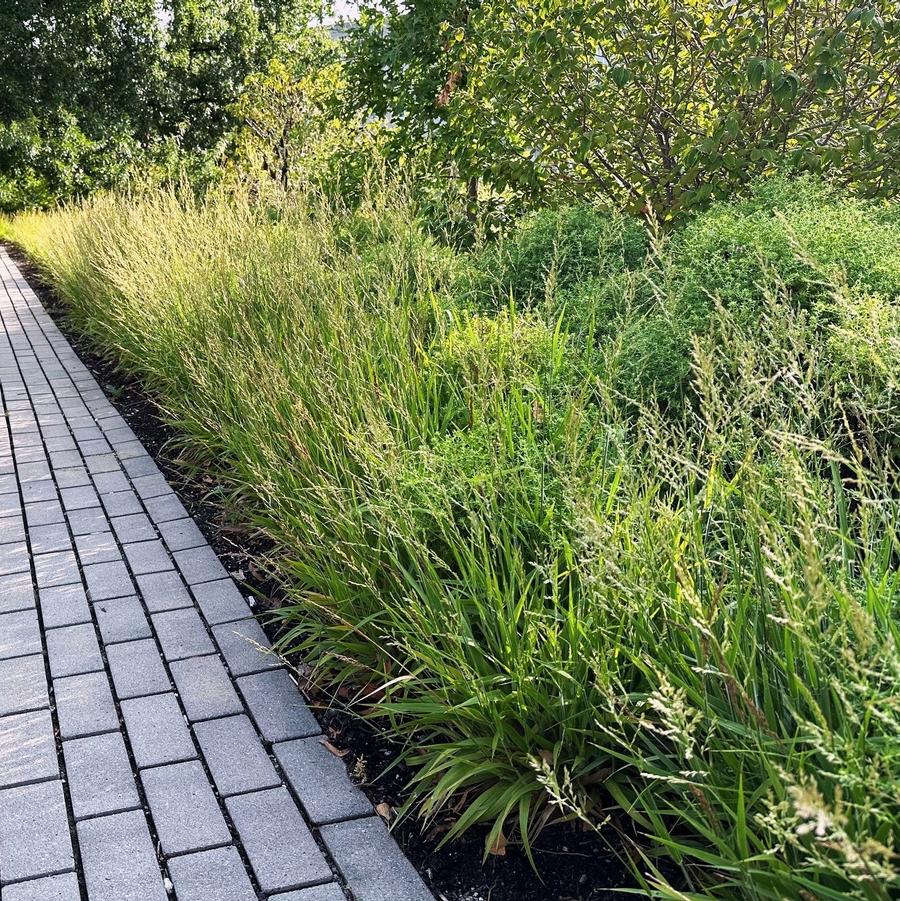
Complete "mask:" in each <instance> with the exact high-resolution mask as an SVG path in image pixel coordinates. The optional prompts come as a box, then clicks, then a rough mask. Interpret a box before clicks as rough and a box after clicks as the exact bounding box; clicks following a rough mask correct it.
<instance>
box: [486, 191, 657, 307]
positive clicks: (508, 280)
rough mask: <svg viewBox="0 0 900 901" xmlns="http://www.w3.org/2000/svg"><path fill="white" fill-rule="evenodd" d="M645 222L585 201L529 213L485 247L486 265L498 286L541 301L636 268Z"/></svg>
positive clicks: (641, 255)
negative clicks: (594, 279) (499, 240)
mask: <svg viewBox="0 0 900 901" xmlns="http://www.w3.org/2000/svg"><path fill="white" fill-rule="evenodd" d="M646 243H647V242H646V232H645V230H644V229H643V228H642V227H641V226H640V224H639V223H637V222H635V221H634V220H632V219H628V218H625V217H623V216H620V215H618V214H616V213H613V212H610V211H609V210H603V209H600V208H598V207H593V206H588V205H579V206H567V207H560V208H559V209H548V210H540V211H537V212H534V213H531V214H529V215H526V216H524V217H523V218H522V219H521V220H519V222H518V223H516V225H515V227H514V229H513V230H512V232H511V234H510V235H509V236H508V238H507V239H506V240H505V241H503V242H502V243H500V244H499V245H497V246H496V247H493V246H492V247H490V248H488V250H486V251H485V252H484V258H483V261H482V262H481V265H480V268H481V271H482V273H483V277H484V279H485V281H487V282H488V283H489V284H492V286H493V287H494V289H495V291H496V292H497V293H498V294H500V295H501V296H502V295H504V294H505V295H506V296H507V297H508V296H510V295H511V296H512V297H514V298H515V299H516V300H518V301H520V302H523V303H540V302H541V301H542V300H543V299H544V298H545V296H546V294H547V292H548V280H550V281H551V282H552V284H551V285H550V286H549V290H550V291H551V293H552V291H553V290H555V289H562V290H566V289H569V288H572V287H574V286H575V285H577V284H578V283H579V282H581V281H583V280H585V279H587V278H591V277H609V276H612V275H615V274H616V273H619V272H621V271H622V270H624V269H635V268H637V267H639V266H640V265H641V263H642V262H643V258H644V254H645V253H646Z"/></svg>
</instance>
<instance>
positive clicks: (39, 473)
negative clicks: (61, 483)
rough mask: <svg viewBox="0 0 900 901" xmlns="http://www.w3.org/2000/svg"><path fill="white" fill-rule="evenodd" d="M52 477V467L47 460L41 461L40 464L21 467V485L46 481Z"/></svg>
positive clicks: (25, 464)
mask: <svg viewBox="0 0 900 901" xmlns="http://www.w3.org/2000/svg"><path fill="white" fill-rule="evenodd" d="M51 475H52V473H51V471H50V467H49V466H48V465H47V462H46V461H45V460H41V461H40V462H38V463H24V464H23V465H22V466H20V467H19V481H20V482H21V483H25V482H40V481H43V480H44V479H49V478H50V477H51Z"/></svg>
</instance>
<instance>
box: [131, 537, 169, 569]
mask: <svg viewBox="0 0 900 901" xmlns="http://www.w3.org/2000/svg"><path fill="white" fill-rule="evenodd" d="M125 556H126V557H127V558H128V565H129V566H130V567H131V571H132V572H133V573H134V574H135V575H138V576H143V575H146V574H147V573H157V572H164V571H165V570H167V569H169V570H170V569H172V561H171V560H170V559H169V555H168V554H167V553H166V549H165V547H164V546H163V543H162V542H161V541H159V540H155V541H140V542H136V543H134V544H126V545H125Z"/></svg>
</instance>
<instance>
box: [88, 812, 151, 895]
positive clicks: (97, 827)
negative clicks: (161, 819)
mask: <svg viewBox="0 0 900 901" xmlns="http://www.w3.org/2000/svg"><path fill="white" fill-rule="evenodd" d="M78 845H79V850H80V852H81V859H82V861H83V863H84V877H85V882H86V883H87V890H88V897H89V898H90V901H167V895H166V890H165V887H164V886H163V880H162V874H161V873H160V871H159V865H158V864H157V862H156V853H155V852H154V850H153V842H152V841H151V839H150V831H149V829H148V828H147V822H146V820H145V819H144V815H143V813H142V812H141V811H139V810H133V811H130V812H128V813H116V814H112V815H111V816H105V817H96V818H94V819H91V820H82V821H81V822H80V823H79V824H78Z"/></svg>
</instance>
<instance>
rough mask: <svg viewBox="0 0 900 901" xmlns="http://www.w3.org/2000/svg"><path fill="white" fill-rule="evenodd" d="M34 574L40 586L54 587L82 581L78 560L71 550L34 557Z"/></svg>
mask: <svg viewBox="0 0 900 901" xmlns="http://www.w3.org/2000/svg"><path fill="white" fill-rule="evenodd" d="M34 574H35V579H36V581H37V584H38V588H52V587H53V586H54V585H71V584H73V583H74V582H80V581H81V574H80V573H79V572H78V561H77V560H76V559H75V553H74V552H73V551H71V550H68V551H56V552H55V553H52V554H40V555H39V556H37V557H35V558H34Z"/></svg>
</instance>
